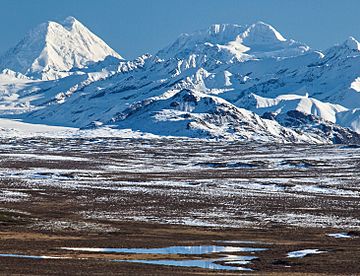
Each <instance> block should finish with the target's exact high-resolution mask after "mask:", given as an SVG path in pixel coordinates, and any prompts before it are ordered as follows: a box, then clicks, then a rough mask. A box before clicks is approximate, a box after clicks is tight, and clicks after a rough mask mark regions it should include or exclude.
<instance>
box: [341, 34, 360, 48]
mask: <svg viewBox="0 0 360 276" xmlns="http://www.w3.org/2000/svg"><path fill="white" fill-rule="evenodd" d="M344 45H345V46H346V47H348V48H349V49H350V50H354V51H360V43H359V41H357V40H356V39H355V38H354V37H352V36H350V37H349V38H348V39H347V40H346V41H345V42H344Z"/></svg>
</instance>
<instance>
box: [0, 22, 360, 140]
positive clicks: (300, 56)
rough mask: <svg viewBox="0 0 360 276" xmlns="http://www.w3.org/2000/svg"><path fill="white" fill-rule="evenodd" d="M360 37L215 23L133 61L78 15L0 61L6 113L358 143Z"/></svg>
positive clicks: (32, 36) (39, 32) (50, 120)
mask: <svg viewBox="0 0 360 276" xmlns="http://www.w3.org/2000/svg"><path fill="white" fill-rule="evenodd" d="M359 65H360V44H359V42H358V41H357V40H356V39H355V38H353V37H350V38H348V39H347V40H346V41H344V42H343V43H340V44H338V45H335V46H332V47H330V48H328V49H326V50H324V51H319V50H314V49H311V48H310V47H309V46H307V45H306V44H304V43H301V42H298V41H295V40H292V39H287V38H285V37H284V36H283V35H281V34H280V32H278V31H277V30H276V29H275V28H274V27H272V26H271V25H269V24H266V23H264V22H257V23H255V24H252V25H247V26H240V25H231V24H215V25H212V26H210V27H209V28H207V29H205V30H200V31H197V32H194V33H191V34H182V35H180V36H179V37H178V39H176V40H175V41H174V42H173V43H170V44H169V45H168V46H167V47H165V48H163V49H161V50H159V51H158V52H157V53H155V54H154V55H150V54H144V55H142V56H140V57H138V58H136V59H134V60H127V59H124V58H123V57H122V55H120V54H119V53H117V52H115V51H114V50H113V49H112V48H111V47H109V46H108V45H107V44H106V43H105V42H104V41H103V40H102V39H100V38H99V37H97V36H96V35H95V34H93V33H92V32H91V31H90V30H88V29H87V28H86V27H85V26H84V25H83V24H81V23H80V22H79V21H78V20H76V19H75V18H73V17H68V18H66V19H65V20H64V21H63V22H59V23H57V22H47V23H44V24H41V25H39V26H38V27H36V28H34V29H33V30H31V31H30V32H29V33H28V34H27V35H26V36H25V37H24V38H23V39H22V40H21V41H20V42H19V43H18V44H17V45H16V46H15V47H13V48H11V49H9V50H8V51H7V52H5V53H4V54H3V55H1V56H0V72H1V73H0V115H1V117H6V118H11V119H16V120H23V121H25V122H29V123H34V124H38V123H41V124H47V125H56V126H67V127H76V128H82V129H92V128H102V127H111V128H114V129H132V130H134V131H141V132H144V133H151V134H156V135H160V136H177V137H192V138H211V139H229V140H238V141H258V142H282V143H359V142H360V66H359Z"/></svg>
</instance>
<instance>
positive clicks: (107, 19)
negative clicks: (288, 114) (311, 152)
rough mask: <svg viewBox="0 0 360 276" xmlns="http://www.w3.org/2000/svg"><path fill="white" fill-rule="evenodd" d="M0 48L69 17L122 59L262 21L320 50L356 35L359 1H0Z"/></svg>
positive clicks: (5, 48)
mask: <svg viewBox="0 0 360 276" xmlns="http://www.w3.org/2000/svg"><path fill="white" fill-rule="evenodd" d="M0 4H1V11H2V12H1V16H0V37H1V39H0V52H4V51H5V50H7V49H8V48H9V47H10V46H13V45H14V44H16V43H17V42H18V41H19V40H20V39H21V38H22V37H23V36H24V34H25V33H26V32H27V31H28V30H29V29H31V28H33V27H35V26H36V25H38V24H40V23H42V22H44V21H47V20H54V21H61V20H62V19H63V18H65V17H67V16H68V15H72V16H75V17H76V18H77V19H79V20H80V21H81V22H82V23H84V24H85V25H86V26H87V27H89V28H90V29H91V30H92V31H93V32H94V33H96V34H97V35H99V36H100V37H101V38H103V39H104V40H105V41H106V42H107V43H108V44H109V45H110V46H111V47H112V48H114V49H115V50H116V51H118V52H119V53H120V54H121V55H122V56H124V57H126V58H133V57H135V56H137V55H140V54H142V53H145V52H149V53H154V52H156V51H157V50H158V49H160V48H162V47H164V46H166V45H167V44H169V43H170V42H172V41H173V40H174V39H176V37H177V36H178V35H179V34H180V33H184V32H192V31H194V30H197V29H202V28H206V27H208V26H209V25H211V24H213V23H237V24H250V23H253V22H256V21H259V20H261V21H264V22H267V23H269V24H271V25H273V26H274V27H275V28H276V29H277V30H278V31H279V32H280V33H282V34H283V35H284V36H285V37H287V38H293V39H295V40H299V41H302V42H304V43H307V44H308V45H309V46H311V47H313V48H317V49H324V48H327V47H329V46H332V45H333V44H336V43H340V42H342V41H344V40H345V39H346V38H347V37H348V36H350V35H353V36H354V37H356V38H359V39H360V24H359V23H358V22H359V21H358V11H359V10H360V1H359V0H342V1H340V0H251V1H250V0H246V1H243V0H176V1H175V0H101V1H100V0H17V1H15V0H0Z"/></svg>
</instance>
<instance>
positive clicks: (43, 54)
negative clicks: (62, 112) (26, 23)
mask: <svg viewBox="0 0 360 276" xmlns="http://www.w3.org/2000/svg"><path fill="white" fill-rule="evenodd" d="M107 56H114V57H117V58H119V59H121V56H120V55H119V54H117V53H116V52H115V51H114V50H113V49H111V48H110V47H109V46H108V45H107V44H106V43H105V42H104V41H103V40H101V39H100V38H99V37H97V36H96V35H94V34H93V33H92V32H91V31H89V30H88V29H87V28H86V27H85V26H84V25H82V24H81V23H80V22H79V21H77V20H76V19H75V18H73V17H68V18H66V19H65V21H63V22H61V23H56V22H52V21H49V22H47V23H43V24H41V25H39V26H38V27H36V28H35V29H33V30H31V31H30V32H29V33H28V34H27V35H26V36H25V37H24V38H23V39H22V40H21V41H20V42H19V43H18V44H17V45H16V46H15V47H14V48H12V49H10V50H8V51H7V52H6V53H5V54H4V55H3V56H2V57H0V69H5V68H9V69H11V70H13V71H16V72H20V73H22V74H25V75H27V76H31V77H34V78H40V79H47V80H50V79H57V78H59V77H64V76H67V75H69V71H70V70H71V69H72V68H82V67H84V66H86V65H88V64H89V63H91V62H97V61H100V60H103V59H105V58H106V57H107Z"/></svg>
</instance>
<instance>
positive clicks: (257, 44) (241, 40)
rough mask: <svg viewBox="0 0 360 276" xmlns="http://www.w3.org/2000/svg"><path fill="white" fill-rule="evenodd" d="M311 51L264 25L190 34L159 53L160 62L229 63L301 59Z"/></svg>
mask: <svg viewBox="0 0 360 276" xmlns="http://www.w3.org/2000/svg"><path fill="white" fill-rule="evenodd" d="M309 49H310V48H309V47H308V46H307V45H305V44H302V43H300V42H296V41H294V40H291V39H290V40H288V39H285V38H284V37H283V36H282V35H281V34H280V33H279V32H278V31H277V30H276V29H275V28H274V27H272V26H271V25H269V24H266V23H264V22H261V21H260V22H257V23H255V24H252V25H250V26H248V25H245V26H241V25H236V24H214V25H211V26H210V27H209V28H207V29H204V30H200V31H197V32H194V33H191V34H183V35H181V36H180V37H179V38H178V39H177V40H176V41H175V42H174V43H172V44H171V45H170V46H168V47H166V48H164V49H163V50H161V51H159V52H158V53H157V55H158V56H159V57H160V58H163V59H169V58H171V57H173V58H178V59H187V58H188V57H189V56H190V55H193V54H195V55H198V56H201V57H205V56H206V57H205V58H204V59H203V60H207V61H209V60H219V59H220V60H219V61H220V62H221V63H224V62H225V63H229V62H230V63H232V62H233V60H234V59H235V60H238V61H245V60H248V59H249V58H250V59H251V58H259V57H275V58H277V57H289V56H297V55H301V54H303V53H304V52H306V51H308V50H309Z"/></svg>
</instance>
